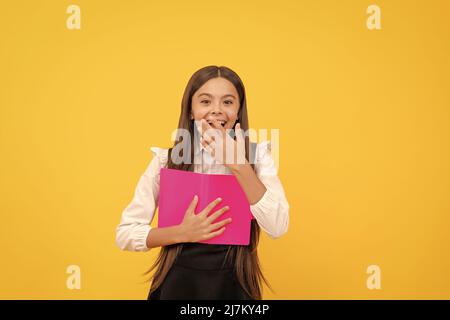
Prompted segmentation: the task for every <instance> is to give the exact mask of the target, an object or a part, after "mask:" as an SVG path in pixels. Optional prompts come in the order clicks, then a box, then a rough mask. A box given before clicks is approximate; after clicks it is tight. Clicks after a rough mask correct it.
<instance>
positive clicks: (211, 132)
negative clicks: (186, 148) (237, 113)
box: [199, 119, 248, 169]
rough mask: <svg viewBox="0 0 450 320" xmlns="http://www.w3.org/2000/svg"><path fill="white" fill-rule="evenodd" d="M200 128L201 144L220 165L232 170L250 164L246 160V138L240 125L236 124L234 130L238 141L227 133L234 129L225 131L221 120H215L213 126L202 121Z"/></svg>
mask: <svg viewBox="0 0 450 320" xmlns="http://www.w3.org/2000/svg"><path fill="white" fill-rule="evenodd" d="M200 126H201V128H199V131H200V133H201V134H202V137H201V139H200V141H201V144H202V146H203V147H204V148H205V150H206V151H207V152H208V153H209V154H211V156H212V157H213V158H214V159H215V160H216V161H217V162H218V163H220V164H223V165H224V166H227V167H229V168H230V169H233V168H236V166H240V165H245V164H248V162H247V159H246V158H245V137H244V132H243V130H242V129H241V125H240V123H237V124H236V126H235V130H234V131H235V132H234V133H235V137H236V140H235V139H233V138H232V137H231V136H230V135H229V134H228V133H227V130H232V129H225V128H224V127H223V126H222V125H221V124H220V122H219V120H213V121H212V126H211V125H209V124H208V122H206V120H205V119H202V120H201V122H200Z"/></svg>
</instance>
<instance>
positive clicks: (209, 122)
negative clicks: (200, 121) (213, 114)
mask: <svg viewBox="0 0 450 320" xmlns="http://www.w3.org/2000/svg"><path fill="white" fill-rule="evenodd" d="M207 122H208V124H209V125H211V126H212V124H213V123H214V122H213V121H212V120H207ZM218 122H219V124H220V125H221V126H222V127H225V125H226V124H227V122H226V121H225V120H219V121H218Z"/></svg>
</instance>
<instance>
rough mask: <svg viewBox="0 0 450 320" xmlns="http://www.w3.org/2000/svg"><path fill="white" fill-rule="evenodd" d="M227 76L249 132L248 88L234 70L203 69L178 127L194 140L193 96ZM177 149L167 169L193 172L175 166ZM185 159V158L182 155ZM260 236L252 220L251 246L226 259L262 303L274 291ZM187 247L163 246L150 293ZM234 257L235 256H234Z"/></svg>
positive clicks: (231, 250) (189, 165)
mask: <svg viewBox="0 0 450 320" xmlns="http://www.w3.org/2000/svg"><path fill="white" fill-rule="evenodd" d="M217 77H223V78H225V79H227V80H229V81H230V82H231V83H232V84H233V85H234V86H235V88H236V90H237V92H238V94H239V102H240V107H239V111H238V120H237V122H239V123H240V124H241V128H242V129H243V130H244V132H246V131H247V130H248V128H249V124H248V116H247V101H246V96H245V88H244V84H243V83H242V80H241V79H240V78H239V76H238V75H237V74H236V73H235V72H234V71H233V70H231V69H229V68H227V67H224V66H221V67H218V66H207V67H204V68H201V69H200V70H198V71H196V72H195V73H194V74H193V75H192V77H191V78H190V80H189V82H188V84H187V86H186V89H185V91H184V94H183V100H182V101H181V114H180V119H179V121H178V128H179V129H185V130H189V132H190V134H191V137H194V136H195V135H194V126H195V123H194V120H192V119H191V118H190V115H191V107H192V105H191V103H192V96H193V95H194V93H195V92H196V91H197V90H198V89H199V88H200V87H201V86H202V85H203V84H204V83H205V82H207V81H208V80H210V79H212V78H217ZM178 143H185V144H188V143H190V144H191V145H185V146H183V148H182V151H181V152H183V150H190V153H191V154H190V156H191V157H190V159H191V160H192V159H194V146H193V142H191V141H190V140H186V139H183V138H182V137H181V136H180V135H177V137H176V140H175V143H174V147H175V145H177V144H178ZM172 150H173V147H172V148H170V149H169V157H168V163H167V167H168V168H170V169H178V170H185V171H193V168H194V166H193V160H192V161H190V162H188V163H185V162H184V161H183V162H182V163H180V164H175V163H173V161H172V157H171V153H172ZM250 152H251V150H250V142H249V138H248V136H245V153H246V156H245V157H246V159H247V161H249V162H250V163H252V164H251V166H252V168H253V169H254V165H253V161H250V160H249V159H250V155H251V154H250ZM181 156H183V158H184V155H181ZM259 235H260V227H259V225H258V223H257V222H256V220H252V223H251V236H250V244H249V245H248V246H239V245H238V246H236V245H233V246H229V248H228V252H227V255H226V257H230V256H231V257H234V258H235V265H234V269H235V272H236V276H237V279H238V281H239V283H240V285H241V286H242V288H243V289H244V290H245V292H246V293H247V295H249V296H250V297H251V298H253V299H256V300H260V299H262V284H263V282H264V283H265V284H266V285H267V286H268V287H269V288H270V289H271V290H272V288H271V287H270V285H269V283H268V281H267V279H266V278H265V277H264V275H263V273H262V271H261V266H260V263H259V259H258V252H257V247H258V242H259ZM182 247H183V244H173V245H169V246H163V247H161V250H160V252H159V255H158V257H157V259H156V261H155V263H154V264H153V265H152V266H151V268H150V269H149V270H148V271H147V272H145V273H144V275H146V274H149V273H150V272H151V271H152V270H154V269H156V271H155V273H154V274H153V275H152V277H150V279H149V280H148V281H151V280H153V281H152V285H151V288H150V293H149V294H151V293H152V292H154V291H155V290H156V289H158V288H159V286H160V285H161V284H162V282H163V281H164V279H165V277H166V275H167V273H168V272H169V270H170V269H171V267H172V265H173V264H174V262H175V259H176V257H177V256H178V254H179V253H180V252H181V249H182ZM230 254H231V255H230Z"/></svg>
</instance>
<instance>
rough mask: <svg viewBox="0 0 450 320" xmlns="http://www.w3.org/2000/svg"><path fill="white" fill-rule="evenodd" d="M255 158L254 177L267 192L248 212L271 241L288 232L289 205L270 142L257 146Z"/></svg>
mask: <svg viewBox="0 0 450 320" xmlns="http://www.w3.org/2000/svg"><path fill="white" fill-rule="evenodd" d="M255 157H256V161H255V171H256V175H257V176H258V178H259V180H260V181H261V182H262V183H263V184H264V186H265V187H266V189H267V190H266V192H265V193H264V195H263V196H262V198H261V199H260V200H259V201H258V202H257V203H255V204H253V205H250V211H251V212H252V214H253V216H254V217H255V219H256V221H257V222H258V224H259V226H260V227H261V229H262V230H264V231H265V232H266V233H267V234H268V235H269V236H270V237H271V238H272V239H276V238H279V237H281V236H282V235H284V234H285V233H286V232H287V230H288V226H289V203H288V202H287V199H286V195H285V193H284V189H283V186H282V184H281V181H280V179H279V178H278V175H277V168H276V165H275V162H274V160H273V157H272V155H271V145H270V141H264V142H261V143H259V144H258V145H257V147H256V154H255Z"/></svg>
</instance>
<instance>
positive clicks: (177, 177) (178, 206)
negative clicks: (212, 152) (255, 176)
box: [158, 168, 253, 245]
mask: <svg viewBox="0 0 450 320" xmlns="http://www.w3.org/2000/svg"><path fill="white" fill-rule="evenodd" d="M159 194H160V196H159V209H158V212H159V213H158V227H169V226H173V225H178V224H180V223H181V222H182V221H183V218H184V215H185V213H186V210H187V208H188V207H189V204H190V203H191V201H192V200H193V198H194V196H195V195H198V198H199V199H198V204H197V208H196V213H199V212H200V211H201V210H203V209H204V208H205V207H206V206H207V205H208V204H209V203H210V202H212V201H213V200H215V199H216V198H218V197H220V198H222V201H221V202H220V203H219V204H218V205H217V206H215V207H214V208H213V210H211V212H210V213H209V214H208V215H210V214H212V213H214V212H216V211H217V210H219V209H220V208H222V207H224V206H229V207H230V209H229V210H228V211H226V212H225V213H223V214H222V215H221V216H220V217H219V218H217V219H216V220H215V221H214V222H213V223H216V222H219V221H222V220H224V219H227V218H229V217H231V218H232V219H233V220H232V222H231V223H229V224H227V225H226V229H225V231H224V232H223V233H222V234H221V235H219V236H216V237H214V238H212V239H210V240H206V241H201V242H202V243H207V244H230V245H248V244H249V243H250V230H251V220H252V219H253V215H252V213H251V211H250V204H249V202H248V200H247V197H246V196H245V193H244V191H243V190H242V188H241V186H240V185H239V183H238V181H237V179H236V177H235V176H234V175H227V174H204V173H197V172H189V171H182V170H175V169H167V168H162V169H161V171H160V193H159Z"/></svg>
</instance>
